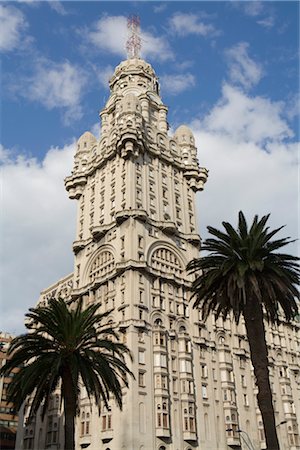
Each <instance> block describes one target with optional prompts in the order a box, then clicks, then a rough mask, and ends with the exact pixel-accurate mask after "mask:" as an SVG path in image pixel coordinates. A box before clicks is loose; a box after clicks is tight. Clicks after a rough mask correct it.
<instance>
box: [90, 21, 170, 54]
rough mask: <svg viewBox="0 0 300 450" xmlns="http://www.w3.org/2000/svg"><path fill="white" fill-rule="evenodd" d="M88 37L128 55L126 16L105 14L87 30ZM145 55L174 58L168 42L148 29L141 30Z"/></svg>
mask: <svg viewBox="0 0 300 450" xmlns="http://www.w3.org/2000/svg"><path fill="white" fill-rule="evenodd" d="M86 39H87V40H88V42H90V43H92V44H93V45H94V46H96V47H97V48H99V49H101V50H104V51H107V52H111V53H114V54H116V55H120V56H123V57H125V56H126V42H127V39H128V29H127V18H126V17H125V16H107V15H105V16H103V17H101V19H99V20H98V21H97V22H96V23H94V24H93V25H92V26H91V27H90V28H89V30H88V31H86ZM141 39H142V51H141V54H142V56H143V57H147V56H149V57H151V56H152V57H153V56H155V57H156V58H158V59H161V60H166V59H170V58H172V56H173V55H172V52H171V50H170V47H169V44H168V42H167V41H166V40H165V39H164V38H163V37H161V36H159V37H158V36H154V35H153V34H151V33H149V32H147V31H141Z"/></svg>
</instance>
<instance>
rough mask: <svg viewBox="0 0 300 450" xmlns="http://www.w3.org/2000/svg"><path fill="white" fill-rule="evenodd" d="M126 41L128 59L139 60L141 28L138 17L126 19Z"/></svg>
mask: <svg viewBox="0 0 300 450" xmlns="http://www.w3.org/2000/svg"><path fill="white" fill-rule="evenodd" d="M127 28H128V34H129V37H128V40H127V43H126V50H127V57H128V59H132V58H139V57H140V50H141V36H140V32H141V28H140V18H139V16H136V15H133V16H130V17H128V19H127Z"/></svg>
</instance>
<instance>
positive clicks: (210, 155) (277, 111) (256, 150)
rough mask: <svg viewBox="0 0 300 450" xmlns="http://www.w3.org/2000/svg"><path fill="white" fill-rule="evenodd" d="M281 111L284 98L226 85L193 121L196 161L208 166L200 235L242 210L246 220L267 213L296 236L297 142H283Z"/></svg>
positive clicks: (284, 125)
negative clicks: (272, 98) (209, 108)
mask: <svg viewBox="0 0 300 450" xmlns="http://www.w3.org/2000/svg"><path fill="white" fill-rule="evenodd" d="M284 117H285V105H284V104H283V103H280V104H278V103H274V102H271V101H270V100H268V99H265V98H261V97H255V98H251V97H246V96H245V95H244V94H241V93H240V92H238V91H236V90H235V89H234V88H233V87H230V86H225V88H224V91H223V98H222V100H221V101H219V102H218V103H217V105H216V106H215V107H214V108H213V110H212V111H211V112H210V114H208V116H207V117H205V118H204V119H203V120H202V121H201V122H200V121H194V123H192V124H191V127H192V129H193V130H194V133H195V137H196V142H197V145H198V152H199V160H200V165H201V166H204V167H206V168H207V169H209V170H210V173H209V178H208V182H207V184H206V186H205V190H204V192H203V193H201V194H199V196H198V200H197V203H198V215H199V219H200V224H201V229H202V230H203V231H202V234H203V237H205V236H206V235H207V232H206V230H205V227H206V226H207V225H212V226H215V227H217V228H222V225H221V222H222V221H223V220H226V221H230V222H231V223H233V224H234V225H235V224H236V223H237V216H238V211H239V210H243V211H244V212H245V214H246V215H247V217H248V220H249V222H251V221H252V219H253V217H254V215H255V214H259V215H260V216H262V215H264V214H267V213H271V219H270V226H272V227H278V226H281V225H284V224H286V225H287V227H286V228H285V229H284V230H283V231H282V232H281V235H282V236H291V237H292V238H297V233H298V223H297V209H298V201H299V199H298V169H297V157H298V152H299V143H297V142H292V141H289V142H286V141H287V140H286V138H287V136H291V135H292V133H291V131H290V129H289V126H288V123H287V121H286V120H285V118H284ZM295 247H296V246H295V245H294V246H293V247H292V246H291V247H290V249H289V251H292V252H295V253H296V250H297V249H296V248H295Z"/></svg>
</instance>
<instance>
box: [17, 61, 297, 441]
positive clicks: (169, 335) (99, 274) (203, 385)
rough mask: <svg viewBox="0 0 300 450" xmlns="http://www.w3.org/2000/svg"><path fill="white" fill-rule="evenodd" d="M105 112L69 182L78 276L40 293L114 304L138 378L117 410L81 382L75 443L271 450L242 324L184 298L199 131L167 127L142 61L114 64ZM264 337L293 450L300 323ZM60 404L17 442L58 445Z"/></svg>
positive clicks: (195, 242)
mask: <svg viewBox="0 0 300 450" xmlns="http://www.w3.org/2000/svg"><path fill="white" fill-rule="evenodd" d="M100 116H101V137H100V140H99V141H97V139H96V138H95V137H94V136H93V135H92V134H91V133H90V132H86V133H84V134H83V135H82V136H81V137H80V139H79V140H78V143H77V148H76V154H75V159H74V168H73V171H72V174H71V175H70V176H69V177H67V178H66V180H65V186H66V189H67V191H68V194H69V197H70V198H71V199H76V201H77V203H78V214H77V234H76V239H75V241H74V244H73V250H74V255H75V261H74V273H72V274H71V275H69V276H68V277H66V278H64V279H62V280H60V281H59V282H57V283H56V284H55V285H53V286H51V287H50V288H48V289H46V290H45V291H43V292H42V294H41V298H40V302H47V300H48V299H49V298H50V297H51V296H53V295H54V296H66V297H68V296H72V297H74V298H76V297H79V296H83V297H84V299H85V302H86V304H90V303H93V302H97V303H99V305H100V311H106V310H109V309H111V308H114V309H113V312H112V313H111V315H110V317H109V318H108V321H111V322H113V323H114V324H116V326H117V328H118V329H119V331H120V334H121V336H122V339H123V342H125V343H126V344H127V345H128V346H129V348H130V349H131V351H132V352H133V356H134V362H133V364H132V370H133V372H134V374H135V380H131V381H130V388H129V389H128V390H124V407H123V411H122V412H120V411H119V410H118V408H117V407H116V405H115V404H114V401H113V400H112V401H111V405H110V408H109V409H105V408H102V409H101V415H100V416H99V415H98V409H97V408H96V407H95V406H92V407H91V405H90V404H89V401H88V398H87V397H86V392H85V391H84V389H83V390H82V392H81V405H80V415H79V417H78V422H77V428H76V450H79V449H81V448H89V449H91V450H98V449H103V450H123V449H124V450H167V449H170V450H192V449H201V450H218V449H222V450H225V449H228V448H233V449H234V448H235V449H239V448H240V449H241V448H247V446H248V448H250V447H251V442H252V443H253V445H254V447H253V448H257V449H263V448H265V441H264V434H263V425H262V419H261V416H260V413H259V410H258V408H257V404H256V387H255V380H254V375H253V370H252V367H251V363H250V359H249V348H248V344H247V340H246V337H245V335H246V333H245V328H244V324H243V322H242V321H241V323H240V325H239V326H238V327H237V326H236V325H235V324H234V323H233V322H231V321H230V319H228V320H226V321H223V319H221V318H220V319H218V320H215V318H214V317H213V316H212V317H210V318H209V320H208V321H207V323H203V321H202V320H201V315H200V314H199V312H198V311H197V310H193V309H192V308H191V305H190V303H189V299H190V296H191V290H190V288H191V279H190V277H189V276H188V275H187V273H186V270H185V268H186V265H187V263H188V262H189V261H190V260H191V259H192V258H194V257H198V255H199V248H200V237H199V235H198V233H197V224H196V214H195V194H196V192H197V191H199V190H202V189H203V186H204V183H205V182H206V180H207V175H208V173H207V170H206V169H204V168H202V167H199V164H198V160H197V151H196V147H195V141H194V137H193V134H192V132H191V130H190V129H189V128H188V127H187V126H185V125H182V126H180V127H179V128H178V129H177V130H176V131H175V133H174V135H172V136H171V135H170V134H169V133H168V123H167V107H166V106H165V105H164V104H163V102H162V100H161V98H160V94H159V85H158V79H157V77H156V75H155V73H154V71H153V69H152V67H151V66H150V65H149V64H148V63H147V62H145V61H143V60H142V59H138V58H131V59H128V60H126V61H124V62H122V63H121V64H120V65H119V66H118V67H117V68H116V70H115V72H114V75H113V76H112V78H111V80H110V96H109V99H108V101H107V103H106V105H105V107H104V109H103V110H102V112H101V113H100ZM267 339H268V342H269V352H270V372H271V381H272V386H273V391H274V401H275V414H276V420H277V422H278V424H279V426H278V433H279V439H280V442H281V448H282V449H283V450H288V449H289V450H296V449H299V448H300V446H299V445H300V443H299V420H300V379H299V350H300V337H299V323H294V324H292V325H290V326H285V325H280V326H279V327H278V328H276V329H268V335H267ZM59 405H60V402H59V397H58V394H57V396H54V397H53V402H52V404H51V405H50V408H49V411H48V415H47V417H46V419H45V421H44V422H45V423H44V425H43V424H41V422H40V418H39V417H38V416H37V417H36V422H35V423H33V424H28V425H27V426H25V425H24V423H26V422H23V430H21V429H20V433H19V436H21V437H20V439H19V444H18V445H19V448H35V449H43V448H61V442H62V432H63V427H62V418H61V416H60V410H59ZM24 420H25V421H26V411H25V415H24ZM281 422H284V423H281ZM248 435H249V436H250V441H247V439H248ZM29 438H31V439H32V440H31V442H30V443H29V444H28V440H29ZM59 445H60V447H59ZM243 445H244V446H243ZM242 446H243V447H242Z"/></svg>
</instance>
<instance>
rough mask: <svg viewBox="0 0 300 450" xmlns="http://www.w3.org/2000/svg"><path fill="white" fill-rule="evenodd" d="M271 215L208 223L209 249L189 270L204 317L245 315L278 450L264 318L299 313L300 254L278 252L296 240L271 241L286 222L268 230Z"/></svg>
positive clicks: (271, 440)
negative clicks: (235, 224)
mask: <svg viewBox="0 0 300 450" xmlns="http://www.w3.org/2000/svg"><path fill="white" fill-rule="evenodd" d="M268 218H269V215H266V216H264V217H262V218H261V219H260V220H258V216H255V217H254V220H253V223H252V226H251V228H250V229H248V226H247V223H246V220H245V217H244V214H243V213H242V212H240V213H239V223H238V229H237V230H235V229H234V228H233V227H232V226H231V225H230V224H229V223H228V222H223V227H224V228H225V232H222V231H219V230H217V229H215V228H212V227H208V231H209V233H210V234H211V235H212V236H213V237H212V238H208V239H206V240H205V242H204V243H203V245H202V250H204V251H208V252H210V253H209V254H208V255H207V256H203V257H202V258H200V259H194V260H193V261H191V262H190V263H189V264H188V267H187V269H188V270H189V271H190V272H191V273H195V274H196V278H195V281H194V282H193V290H194V298H195V301H194V305H193V306H194V307H197V308H199V309H201V311H202V313H203V318H204V320H206V318H207V317H208V315H209V314H210V313H211V312H215V313H216V315H217V317H218V316H219V315H220V314H222V315H223V316H224V317H226V316H227V315H228V313H230V312H232V313H233V315H234V318H235V321H236V322H237V323H238V322H239V319H240V316H241V315H242V316H243V317H244V320H245V326H246V331H247V337H248V342H249V347H250V355H251V361H252V365H253V367H254V373H255V377H256V383H257V386H258V394H257V401H258V406H259V409H260V411H261V415H262V420H263V424H264V430H265V436H266V443H267V448H268V449H269V450H279V443H278V438H277V433H276V425H275V417H274V409H273V404H272V392H271V387H270V381H269V370H268V349H267V344H266V338H265V327H264V320H263V319H264V317H266V319H267V320H268V321H269V322H271V323H272V324H276V323H278V322H279V320H280V314H281V313H282V312H283V313H284V315H285V318H286V320H287V321H290V320H291V319H293V318H294V317H295V315H296V314H297V311H298V307H297V303H296V300H295V299H296V297H298V295H299V294H298V290H297V286H298V285H299V263H298V261H299V258H297V257H295V256H292V255H288V254H284V253H275V251H276V250H278V249H280V248H281V247H284V246H285V245H287V244H289V243H291V242H293V241H291V240H290V239H289V238H283V239H277V240H273V241H272V240H271V239H272V237H273V236H274V235H275V234H276V233H277V232H278V231H279V230H281V228H283V227H281V228H278V229H275V230H273V231H269V228H268V227H267V226H266V223H267V220H268ZM199 271H200V272H199Z"/></svg>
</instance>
